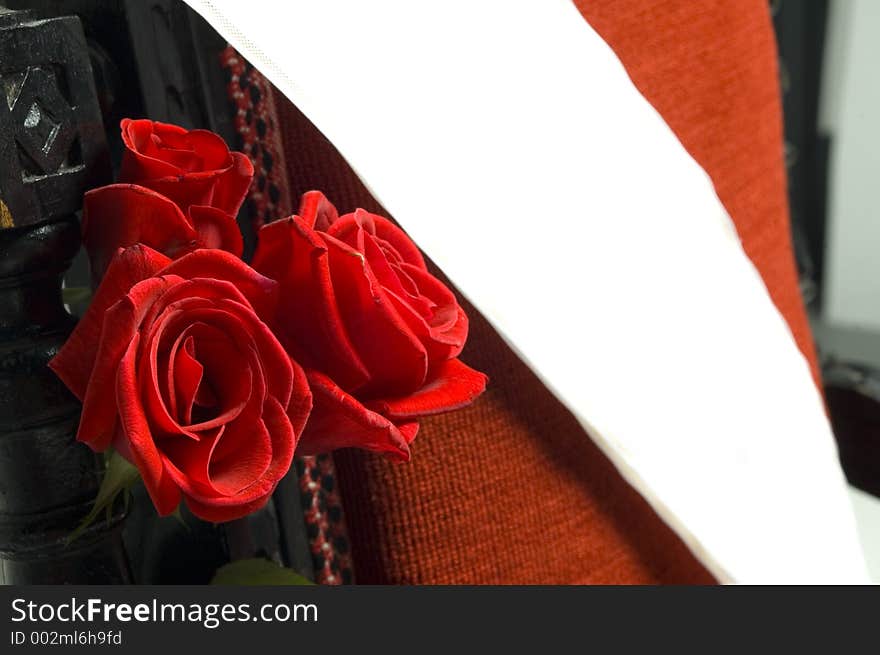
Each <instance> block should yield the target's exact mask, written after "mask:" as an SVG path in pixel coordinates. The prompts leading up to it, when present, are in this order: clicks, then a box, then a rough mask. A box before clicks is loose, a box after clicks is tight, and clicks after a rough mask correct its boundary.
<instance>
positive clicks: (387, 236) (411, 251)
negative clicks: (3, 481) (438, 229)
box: [327, 209, 426, 269]
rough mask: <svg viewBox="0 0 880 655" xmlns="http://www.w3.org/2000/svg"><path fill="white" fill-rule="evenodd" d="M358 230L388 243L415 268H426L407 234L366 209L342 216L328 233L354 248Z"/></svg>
mask: <svg viewBox="0 0 880 655" xmlns="http://www.w3.org/2000/svg"><path fill="white" fill-rule="evenodd" d="M358 229H365V230H367V231H368V232H370V233H371V234H373V235H375V236H377V237H379V238H380V239H383V240H384V241H387V242H388V243H389V244H390V245H391V247H393V248H394V249H395V250H396V251H397V252H398V253H399V254H400V256H401V257H402V258H403V260H404V261H405V262H407V263H409V264H412V265H413V266H418V267H419V268H422V269H424V268H426V266H425V259H424V257H422V253H421V252H420V251H419V248H418V246H416V244H415V243H413V241H412V239H410V238H409V237H408V236H407V235H406V232H404V231H403V230H401V229H400V228H399V227H397V226H396V225H395V224H394V223H392V222H391V221H390V220H388V219H387V218H385V217H384V216H379V215H378V214H371V213H370V212H368V211H366V210H364V209H357V210H355V211H354V213H351V214H345V215H344V216H340V217H339V219H338V220H337V221H335V222H334V223H333V224H332V225H331V226H330V228H328V230H327V233H328V234H330V235H331V236H333V237H336V238H337V239H339V240H340V241H344V242H345V243H348V244H349V245H351V246H353V247H354V245H355V244H354V239H355V238H356V237H355V234H356V232H357V231H358Z"/></svg>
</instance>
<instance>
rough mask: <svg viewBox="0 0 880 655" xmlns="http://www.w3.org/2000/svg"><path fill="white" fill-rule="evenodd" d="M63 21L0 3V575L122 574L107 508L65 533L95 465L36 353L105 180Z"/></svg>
mask: <svg viewBox="0 0 880 655" xmlns="http://www.w3.org/2000/svg"><path fill="white" fill-rule="evenodd" d="M107 164H108V162H107V157H106V145H105V141H104V131H103V126H102V123H101V115H100V112H99V109H98V104H97V101H96V96H95V90H94V85H93V82H92V74H91V70H90V68H89V60H88V53H87V49H86V44H85V40H84V38H83V34H82V30H81V28H80V24H79V21H78V20H77V19H76V18H57V19H52V20H48V21H38V20H34V19H33V18H32V17H30V16H28V15H27V14H23V13H21V12H9V11H7V10H0V201H2V205H0V209H2V216H0V219H2V222H0V582H2V583H6V584H44V583H76V582H79V583H114V582H124V581H127V580H128V568H127V563H126V561H125V556H124V553H123V549H122V541H121V518H122V517H121V515H120V514H118V513H117V514H116V515H114V516H112V517H110V518H109V519H103V518H102V520H99V521H97V522H96V523H94V524H93V525H92V526H91V527H90V528H89V529H88V530H87V531H86V533H85V534H84V535H83V536H82V538H80V539H79V540H77V541H76V542H74V543H73V544H68V543H67V538H68V536H69V535H70V534H71V532H72V531H73V530H74V529H75V528H76V527H77V525H78V524H79V523H80V521H81V520H82V518H83V517H84V516H85V515H86V514H87V513H88V511H89V509H90V507H91V504H92V501H93V500H94V497H95V495H96V493H97V490H98V486H99V484H100V479H101V474H102V462H101V459H100V458H99V456H97V455H96V454H94V453H93V452H92V451H91V450H89V449H88V448H87V447H86V446H84V445H81V444H78V443H76V441H75V434H76V428H77V423H78V420H79V403H78V402H77V401H76V399H75V398H73V397H72V396H71V395H70V393H69V392H68V391H67V389H66V388H65V387H64V385H63V384H62V383H61V382H60V381H59V380H58V379H57V378H56V377H55V375H54V374H53V373H52V372H51V371H50V370H49V369H48V367H47V366H46V364H47V363H48V361H49V359H51V357H52V356H53V355H54V354H55V353H56V352H57V350H58V348H59V347H60V346H61V344H62V343H63V342H64V340H65V339H66V338H67V335H68V334H69V333H70V330H71V328H72V327H73V324H74V319H73V318H72V317H71V316H70V315H69V314H68V313H67V312H66V311H65V308H64V305H63V304H62V299H61V281H62V277H63V275H64V273H65V271H66V270H67V268H68V266H69V265H70V261H71V259H72V258H73V257H74V255H75V254H76V252H77V250H78V249H79V225H78V222H77V219H76V215H75V212H77V211H78V210H79V208H80V206H81V203H82V195H83V192H84V191H85V190H86V189H87V188H89V187H90V186H94V185H95V184H99V183H104V182H105V181H107V180H108V178H109V169H108V167H107Z"/></svg>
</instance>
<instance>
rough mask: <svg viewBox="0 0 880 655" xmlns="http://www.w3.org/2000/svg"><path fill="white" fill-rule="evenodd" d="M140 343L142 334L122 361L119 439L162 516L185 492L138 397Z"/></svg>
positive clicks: (170, 509)
mask: <svg viewBox="0 0 880 655" xmlns="http://www.w3.org/2000/svg"><path fill="white" fill-rule="evenodd" d="M137 346H138V336H137V335H135V338H134V339H133V340H132V341H131V343H130V344H129V346H128V349H127V350H126V351H125V354H124V356H123V357H122V361H121V362H120V364H119V370H118V375H117V383H116V405H117V406H118V407H119V416H120V419H121V423H122V435H120V436H118V437H117V439H121V440H122V441H123V442H124V443H125V446H124V452H126V453H127V454H128V455H130V456H131V458H132V463H133V464H134V465H135V466H136V467H137V469H138V471H140V474H141V478H142V479H143V481H144V486H145V487H146V489H147V492H148V493H149V494H150V498H151V499H152V500H153V505H155V506H156V511H157V512H158V513H159V515H160V516H167V515H168V514H171V513H172V512H173V511H174V510H175V508H176V507H177V506H178V505H179V504H180V498H181V493H180V489H179V487H178V486H177V485H176V484H175V483H174V481H173V480H172V479H171V477H170V476H169V475H168V473H167V471H166V470H165V466H164V462H163V459H162V456H161V454H160V453H159V450H158V449H157V448H156V445H155V443H154V442H153V436H152V434H151V433H150V428H149V426H148V425H147V420H146V417H145V416H144V411H143V407H142V406H141V404H140V400H139V399H138V394H137V380H136V375H135V353H136V352H137ZM104 400H105V404H111V405H112V403H107V402H106V400H107V399H106V398H105V399H104Z"/></svg>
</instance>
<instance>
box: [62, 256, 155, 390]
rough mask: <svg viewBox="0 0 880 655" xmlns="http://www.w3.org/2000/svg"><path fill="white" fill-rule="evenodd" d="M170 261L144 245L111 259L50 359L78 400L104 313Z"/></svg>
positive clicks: (85, 381) (84, 384) (95, 350)
mask: <svg viewBox="0 0 880 655" xmlns="http://www.w3.org/2000/svg"><path fill="white" fill-rule="evenodd" d="M170 261H171V260H170V259H168V258H167V257H166V256H165V255H162V254H161V253H158V252H156V251H155V250H153V249H151V248H145V247H143V246H134V247H132V248H128V249H126V250H120V251H119V252H118V253H117V254H116V256H115V257H114V258H113V260H112V261H111V263H110V266H109V267H108V268H107V273H106V274H105V276H104V280H103V282H102V283H101V285H100V286H99V287H98V289H97V291H96V292H95V295H94V296H93V297H92V302H91V303H90V304H89V308H88V309H87V310H86V312H85V314H84V315H83V317H82V318H81V319H80V320H79V323H77V325H76V327H75V328H74V329H73V332H72V333H71V335H70V336H69V337H68V338H67V341H65V342H64V345H63V346H62V347H61V349H60V350H59V351H58V354H57V355H55V357H54V358H52V360H51V361H50V362H49V368H51V369H52V370H53V371H55V374H56V375H57V376H58V377H59V378H61V381H62V382H64V384H65V385H67V388H68V389H70V391H71V392H72V393H73V395H75V396H76V397H77V398H79V399H80V400H82V399H83V397H84V396H85V393H86V386H87V385H88V382H89V377H90V376H91V374H92V369H93V368H94V366H95V354H96V353H97V351H98V342H99V341H100V338H101V332H102V330H103V329H104V313H105V312H106V311H107V309H108V308H109V307H110V306H111V305H113V304H115V303H116V302H117V301H118V300H119V299H120V298H123V297H124V296H125V295H126V294H127V293H128V291H129V290H130V289H131V288H132V287H133V286H134V285H135V284H137V283H138V282H140V281H141V280H145V279H146V278H148V277H151V276H152V275H153V274H155V273H156V272H157V271H160V270H161V269H163V268H164V267H165V266H167V265H168V263H169V262H170Z"/></svg>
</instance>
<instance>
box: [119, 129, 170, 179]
mask: <svg viewBox="0 0 880 655" xmlns="http://www.w3.org/2000/svg"><path fill="white" fill-rule="evenodd" d="M120 129H121V132H122V142H123V144H124V145H125V151H124V152H123V154H122V168H121V170H120V171H119V181H120V182H141V181H144V180H152V179H155V178H159V177H165V176H169V175H177V174H179V173H180V172H181V169H180V168H179V167H178V166H176V165H175V164H173V163H171V162H167V161H163V160H162V159H160V158H159V153H158V148H157V147H156V145H155V142H154V141H153V134H154V129H160V130H162V131H163V132H164V133H165V134H166V138H169V136H170V135H171V134H173V133H175V132H177V133H179V134H181V135H185V134H186V130H185V129H183V128H182V127H179V126H177V125H168V124H165V123H158V122H154V121H151V120H148V119H138V120H133V119H130V118H123V119H122V121H121V122H120Z"/></svg>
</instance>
